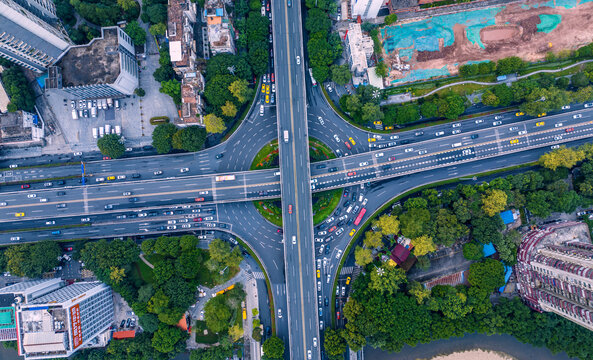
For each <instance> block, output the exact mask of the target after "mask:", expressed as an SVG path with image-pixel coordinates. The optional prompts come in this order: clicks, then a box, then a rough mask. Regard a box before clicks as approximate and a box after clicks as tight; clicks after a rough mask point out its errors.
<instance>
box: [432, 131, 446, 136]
mask: <svg viewBox="0 0 593 360" xmlns="http://www.w3.org/2000/svg"><path fill="white" fill-rule="evenodd" d="M441 135H445V132H444V131H437V132H436V133H434V136H441Z"/></svg>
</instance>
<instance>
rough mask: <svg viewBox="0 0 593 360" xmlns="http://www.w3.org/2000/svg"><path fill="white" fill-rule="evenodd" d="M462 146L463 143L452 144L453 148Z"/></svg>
mask: <svg viewBox="0 0 593 360" xmlns="http://www.w3.org/2000/svg"><path fill="white" fill-rule="evenodd" d="M460 146H461V143H455V144H452V145H451V147H452V148H456V147H460Z"/></svg>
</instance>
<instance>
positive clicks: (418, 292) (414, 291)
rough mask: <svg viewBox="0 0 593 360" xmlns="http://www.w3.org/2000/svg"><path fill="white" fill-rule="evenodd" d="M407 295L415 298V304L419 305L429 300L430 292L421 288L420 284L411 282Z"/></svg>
mask: <svg viewBox="0 0 593 360" xmlns="http://www.w3.org/2000/svg"><path fill="white" fill-rule="evenodd" d="M408 293H409V294H410V295H412V296H413V297H414V298H416V302H417V303H418V305H420V304H423V303H424V301H425V300H427V299H429V298H430V293H431V291H430V289H426V288H425V287H424V286H422V284H421V283H419V282H417V281H412V282H410V283H409V284H408Z"/></svg>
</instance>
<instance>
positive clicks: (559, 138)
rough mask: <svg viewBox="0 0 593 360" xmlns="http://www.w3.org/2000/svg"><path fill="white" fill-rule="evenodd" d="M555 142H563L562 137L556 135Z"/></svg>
mask: <svg viewBox="0 0 593 360" xmlns="http://www.w3.org/2000/svg"><path fill="white" fill-rule="evenodd" d="M554 140H556V141H558V140H562V135H556V136H554Z"/></svg>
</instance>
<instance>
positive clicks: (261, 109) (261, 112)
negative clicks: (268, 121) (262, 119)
mask: <svg viewBox="0 0 593 360" xmlns="http://www.w3.org/2000/svg"><path fill="white" fill-rule="evenodd" d="M259 116H264V106H263V105H260V106H259Z"/></svg>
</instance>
